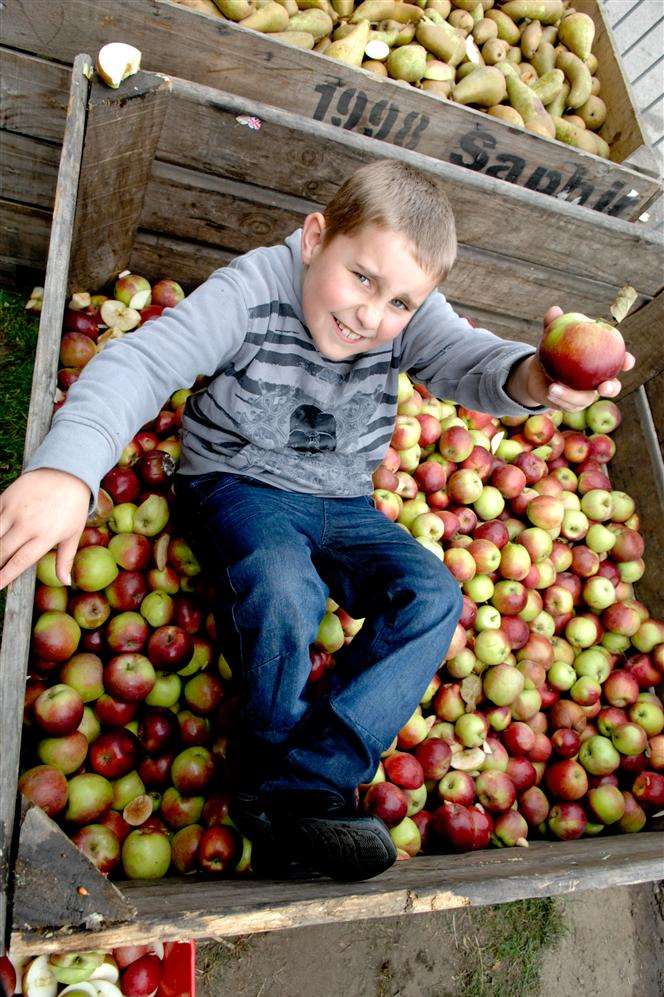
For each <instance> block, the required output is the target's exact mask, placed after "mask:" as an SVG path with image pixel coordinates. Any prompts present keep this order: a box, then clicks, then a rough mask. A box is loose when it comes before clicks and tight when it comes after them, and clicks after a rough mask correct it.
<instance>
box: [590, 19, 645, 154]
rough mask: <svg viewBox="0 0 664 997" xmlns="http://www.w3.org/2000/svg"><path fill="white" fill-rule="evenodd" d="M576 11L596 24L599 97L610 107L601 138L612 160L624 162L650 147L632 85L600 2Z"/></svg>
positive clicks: (595, 47) (594, 49) (594, 46)
mask: <svg viewBox="0 0 664 997" xmlns="http://www.w3.org/2000/svg"><path fill="white" fill-rule="evenodd" d="M574 7H575V9H576V10H580V11H583V13H585V14H589V15H590V16H591V17H592V19H593V21H594V22H595V26H596V32H595V42H594V45H593V52H594V54H595V55H596V56H597V59H598V63H599V65H598V68H597V73H596V75H597V78H598V80H599V81H600V85H601V89H600V94H602V95H605V99H606V102H607V107H610V113H609V114H607V119H606V122H605V123H604V124H603V125H602V127H601V129H600V135H601V136H602V138H604V139H605V140H606V141H607V142H608V143H609V145H610V146H611V159H613V160H615V161H616V162H622V161H623V160H624V159H626V158H627V156H629V154H630V153H632V152H634V151H635V150H636V149H638V148H640V147H641V146H642V145H646V144H647V140H646V137H645V133H644V130H643V128H642V126H641V122H640V120H639V114H638V112H637V110H636V104H635V102H634V100H633V98H632V96H631V89H630V84H629V82H628V78H627V75H626V73H625V70H624V68H623V65H622V63H621V61H620V56H619V54H618V49H617V46H616V43H615V41H614V38H613V33H612V31H611V28H610V27H609V26H608V24H607V23H606V20H605V18H604V16H603V13H602V8H601V6H600V5H599V3H598V2H597V0H575V3H574Z"/></svg>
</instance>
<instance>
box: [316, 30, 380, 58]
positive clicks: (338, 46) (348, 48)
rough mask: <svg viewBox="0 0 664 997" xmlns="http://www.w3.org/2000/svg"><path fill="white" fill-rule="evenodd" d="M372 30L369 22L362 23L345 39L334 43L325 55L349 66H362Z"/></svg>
mask: <svg viewBox="0 0 664 997" xmlns="http://www.w3.org/2000/svg"><path fill="white" fill-rule="evenodd" d="M370 30H371V29H370V25H369V22H368V21H360V22H359V23H358V24H356V25H355V27H354V30H353V31H351V32H349V34H347V35H346V37H345V38H342V39H340V40H338V41H334V42H332V44H331V45H330V47H329V48H328V49H326V51H325V55H329V56H330V58H331V59H338V60H339V62H345V63H346V64H347V65H349V66H361V65H362V59H363V58H364V49H365V47H366V44H367V42H368V41H369V31H370ZM321 40H322V39H321Z"/></svg>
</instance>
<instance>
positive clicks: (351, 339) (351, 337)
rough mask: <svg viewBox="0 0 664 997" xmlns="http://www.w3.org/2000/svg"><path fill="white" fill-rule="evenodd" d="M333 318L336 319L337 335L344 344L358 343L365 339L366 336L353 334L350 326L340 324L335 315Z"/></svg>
mask: <svg viewBox="0 0 664 997" xmlns="http://www.w3.org/2000/svg"><path fill="white" fill-rule="evenodd" d="M332 318H333V319H334V326H335V329H336V332H337V335H338V336H339V338H340V339H341V340H342V341H343V342H344V343H358V342H359V341H360V340H361V339H364V338H365V337H364V336H360V335H358V333H357V332H353V331H352V330H351V329H349V328H348V326H347V325H344V324H343V322H340V321H339V319H338V318H337V317H336V316H335V315H333V316H332Z"/></svg>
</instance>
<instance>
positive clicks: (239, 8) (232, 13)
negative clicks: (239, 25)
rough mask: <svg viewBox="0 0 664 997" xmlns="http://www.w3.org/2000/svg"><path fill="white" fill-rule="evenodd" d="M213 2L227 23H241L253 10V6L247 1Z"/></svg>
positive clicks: (224, 0)
mask: <svg viewBox="0 0 664 997" xmlns="http://www.w3.org/2000/svg"><path fill="white" fill-rule="evenodd" d="M214 2H215V3H216V5H217V7H218V8H219V10H220V11H221V13H222V14H223V15H224V17H227V18H228V20H229V21H243V20H244V19H245V17H249V15H250V14H251V13H253V10H254V5H253V3H250V2H249V0H214Z"/></svg>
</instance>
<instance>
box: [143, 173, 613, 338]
mask: <svg viewBox="0 0 664 997" xmlns="http://www.w3.org/2000/svg"><path fill="white" fill-rule="evenodd" d="M275 202H276V203H275ZM323 207H324V206H323V205H321V204H319V203H316V202H314V201H304V200H302V199H301V198H293V197H286V196H284V195H274V194H271V193H270V192H265V191H260V190H257V189H256V187H255V186H253V185H250V184H240V183H237V182H230V183H229V181H226V180H222V179H219V178H217V177H210V176H206V177H201V175H200V174H195V173H193V172H192V171H191V170H182V169H180V168H179V167H175V166H170V165H165V164H162V163H155V166H154V170H153V177H152V180H151V182H150V184H149V187H148V192H147V195H146V199H145V208H144V211H143V214H142V217H141V228H143V229H145V230H147V231H154V232H159V233H161V234H164V235H169V236H176V237H177V238H179V239H185V240H187V241H190V242H200V243H206V244H217V245H220V246H221V247H223V248H224V249H227V250H229V251H231V252H234V253H242V252H246V251H248V250H249V249H253V248H255V247H256V246H260V245H266V244H267V245H270V244H274V243H275V242H280V241H281V240H283V239H284V238H285V237H286V236H287V235H289V234H290V233H291V232H292V231H293V230H294V229H296V228H298V226H299V225H301V223H302V220H303V218H304V215H305V214H306V213H308V212H311V211H319V210H322V208H323ZM444 290H445V292H446V293H449V295H450V297H453V298H454V299H455V301H459V302H460V303H461V304H462V305H463V306H464V307H466V306H467V307H473V308H482V309H491V310H493V311H496V312H502V313H507V314H510V315H511V314H513V313H514V312H515V311H518V312H519V313H520V314H521V315H522V316H523V318H525V319H531V320H535V319H538V318H541V316H543V315H544V313H545V312H546V311H547V309H548V308H550V307H551V305H552V304H559V305H560V307H561V308H563V310H565V311H570V310H576V311H583V312H590V313H591V314H598V315H599V314H603V313H604V312H606V314H607V315H608V308H609V305H610V304H611V302H612V301H613V300H614V298H615V296H616V294H617V291H618V287H617V286H615V285H611V284H609V283H605V282H600V281H594V280H593V281H590V280H587V279H585V278H580V277H577V276H576V275H574V274H572V273H569V272H562V271H560V270H553V269H551V268H549V267H540V266H537V265H536V264H535V263H530V264H527V263H525V262H524V261H522V260H520V261H518V262H517V261H515V260H513V259H509V258H505V257H504V256H502V255H501V254H499V253H496V252H489V251H487V250H483V249H477V248H475V247H471V246H464V245H460V246H459V254H458V258H457V262H456V263H455V265H454V267H453V268H452V272H451V273H450V275H449V277H448V278H447V280H446V282H445V288H444Z"/></svg>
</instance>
